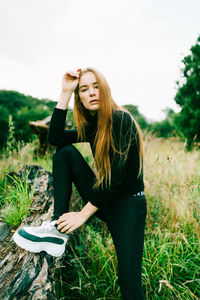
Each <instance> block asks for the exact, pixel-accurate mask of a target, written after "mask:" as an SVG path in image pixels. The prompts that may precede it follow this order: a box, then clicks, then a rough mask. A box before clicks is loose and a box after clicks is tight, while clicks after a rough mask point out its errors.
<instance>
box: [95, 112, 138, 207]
mask: <svg viewBox="0 0 200 300" xmlns="http://www.w3.org/2000/svg"><path fill="white" fill-rule="evenodd" d="M136 136H137V130H136V126H135V123H134V121H133V120H132V119H131V117H130V115H129V114H128V113H126V112H124V111H117V112H115V114H114V116H113V138H114V142H115V146H117V149H119V146H120V147H121V150H122V151H124V150H126V149H128V151H127V158H126V160H125V161H122V160H120V155H119V154H115V156H113V152H112V151H110V160H111V185H110V187H109V188H104V189H103V188H99V189H98V190H94V193H93V195H91V199H90V202H91V203H92V204H93V205H95V206H96V207H98V208H100V207H102V206H103V205H104V203H105V202H106V201H108V199H111V198H112V199H113V198H114V197H117V196H118V195H119V194H120V191H122V189H123V186H124V182H125V177H126V172H127V167H129V166H128V164H127V162H128V158H129V155H130V152H135V154H136V155H137V154H138V150H137V146H136ZM130 138H131V141H130ZM129 142H130V146H129V148H128V144H129ZM136 157H137V156H136Z"/></svg>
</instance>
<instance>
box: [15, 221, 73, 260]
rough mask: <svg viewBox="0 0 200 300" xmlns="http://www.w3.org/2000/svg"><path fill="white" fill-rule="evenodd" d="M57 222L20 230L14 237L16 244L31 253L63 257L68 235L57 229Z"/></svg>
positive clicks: (48, 222)
mask: <svg viewBox="0 0 200 300" xmlns="http://www.w3.org/2000/svg"><path fill="white" fill-rule="evenodd" d="M56 222H57V221H45V222H43V223H42V225H41V226H26V227H22V228H19V229H18V230H17V231H16V232H15V233H14V235H13V240H14V241H15V243H16V244H17V245H18V246H19V247H21V248H23V249H25V250H28V251H30V252H34V253H38V252H41V251H46V252H47V253H48V254H50V255H52V256H56V257H58V256H61V255H62V254H63V253H64V251H65V245H66V243H67V240H68V238H69V237H68V235H67V234H66V233H61V232H59V231H58V229H57V228H56V226H55V224H56Z"/></svg>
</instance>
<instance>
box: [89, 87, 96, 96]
mask: <svg viewBox="0 0 200 300" xmlns="http://www.w3.org/2000/svg"><path fill="white" fill-rule="evenodd" d="M89 92H90V96H93V95H95V89H94V88H90V90H89Z"/></svg>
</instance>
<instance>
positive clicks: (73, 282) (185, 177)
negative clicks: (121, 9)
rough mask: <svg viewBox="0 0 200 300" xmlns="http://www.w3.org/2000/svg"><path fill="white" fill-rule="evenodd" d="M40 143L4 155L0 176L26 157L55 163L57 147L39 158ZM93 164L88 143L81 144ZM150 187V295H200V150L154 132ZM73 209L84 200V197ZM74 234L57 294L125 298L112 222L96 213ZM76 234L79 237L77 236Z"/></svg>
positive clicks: (148, 156) (146, 273)
mask: <svg viewBox="0 0 200 300" xmlns="http://www.w3.org/2000/svg"><path fill="white" fill-rule="evenodd" d="M34 146H35V145H34V143H32V144H29V145H27V146H26V147H22V149H21V152H20V153H19V154H17V155H16V156H15V158H14V159H12V161H11V158H10V157H8V158H6V159H5V160H4V162H3V161H2V160H1V162H0V166H1V168H2V169H1V173H0V182H1V184H2V186H3V184H4V185H5V182H4V178H5V173H6V172H8V170H12V169H20V168H21V167H22V166H23V164H25V163H35V164H40V165H41V166H43V167H45V168H46V169H47V170H51V167H52V165H51V164H52V153H48V154H47V155H46V156H45V157H44V159H37V158H33V155H32V153H33V149H34ZM76 147H77V148H78V149H79V150H80V151H81V152H82V154H83V155H84V157H85V159H86V160H87V162H88V163H89V164H91V166H92V158H91V150H90V148H88V144H77V145H76ZM144 150H145V167H144V179H145V187H146V189H145V193H146V199H147V205H148V214H147V219H146V230H145V244H144V252H143V266H142V268H143V269H142V271H143V272H142V281H143V287H144V291H145V295H146V298H147V299H150V300H151V299H153V300H154V299H161V300H162V299H169V300H171V299H172V300H173V299H181V300H182V299H183V300H184V299H199V298H200V292H199V289H198V287H199V286H200V279H199V278H200V276H199V275H200V258H199V248H200V247H199V235H200V234H199V218H200V217H199V216H200V215H199V199H200V152H199V151H198V150H197V149H194V150H192V151H191V152H186V150H185V145H184V144H183V143H181V142H179V141H178V140H177V139H175V138H174V139H168V140H164V139H160V138H156V137H154V136H151V135H150V134H149V135H147V136H146V137H145V140H144ZM78 203H79V204H78V206H77V202H76V205H75V204H74V203H72V204H71V205H72V206H71V207H72V210H73V209H74V210H78V209H80V208H81V207H82V205H83V203H82V201H81V199H80V198H79V201H78ZM77 230H78V231H79V234H78V235H73V234H72V235H71V239H70V242H69V243H68V245H67V247H68V248H67V251H68V252H67V253H68V260H67V261H64V260H63V268H61V269H57V276H56V287H57V299H76V300H77V299H87V300H90V299H91V300H92V299H99V300H100V299H122V298H121V295H120V289H119V284H118V278H117V259H116V253H115V249H114V245H113V242H112V239H111V236H110V233H109V231H108V229H107V227H106V225H105V224H104V223H103V222H101V221H100V220H98V219H97V218H95V217H94V218H93V216H92V217H91V218H90V219H89V220H88V222H87V223H86V224H85V225H83V226H81V228H79V229H77ZM75 236H76V238H75Z"/></svg>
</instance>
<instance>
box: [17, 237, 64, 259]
mask: <svg viewBox="0 0 200 300" xmlns="http://www.w3.org/2000/svg"><path fill="white" fill-rule="evenodd" d="M13 240H14V241H15V243H16V244H17V245H18V246H19V247H20V248H22V249H25V250H27V251H29V252H33V253H39V252H41V251H45V252H47V253H48V254H50V255H52V256H55V257H59V256H62V255H63V253H64V252H65V245H66V242H67V241H65V242H64V244H62V245H56V244H51V243H48V242H40V243H36V242H32V241H29V240H27V239H24V238H23V237H21V236H20V235H19V234H18V232H17V231H16V232H15V233H14V235H13Z"/></svg>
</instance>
